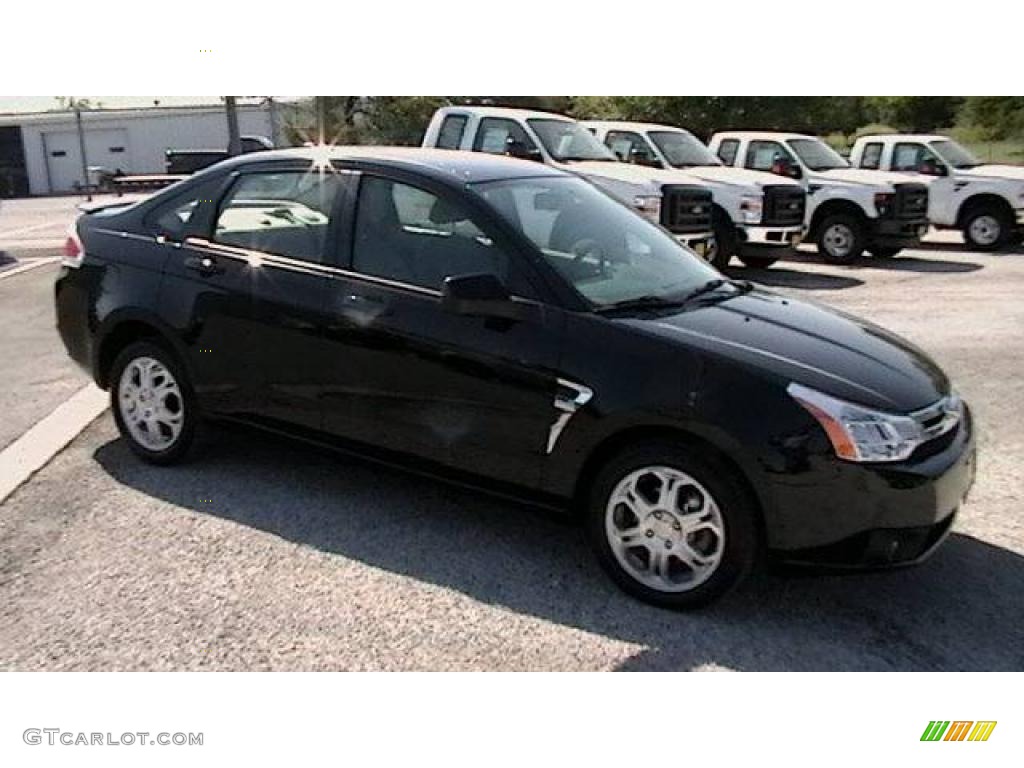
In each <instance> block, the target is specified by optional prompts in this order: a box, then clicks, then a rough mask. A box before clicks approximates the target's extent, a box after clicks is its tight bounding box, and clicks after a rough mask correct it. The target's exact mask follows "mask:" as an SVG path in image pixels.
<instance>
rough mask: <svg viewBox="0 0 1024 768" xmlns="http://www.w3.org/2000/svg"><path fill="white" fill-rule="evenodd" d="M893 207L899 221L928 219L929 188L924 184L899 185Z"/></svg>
mask: <svg viewBox="0 0 1024 768" xmlns="http://www.w3.org/2000/svg"><path fill="white" fill-rule="evenodd" d="M893 207H894V208H895V210H896V218H898V219H926V218H928V187H926V186H925V185H924V184H897V185H896V204H895V205H894V206H893Z"/></svg>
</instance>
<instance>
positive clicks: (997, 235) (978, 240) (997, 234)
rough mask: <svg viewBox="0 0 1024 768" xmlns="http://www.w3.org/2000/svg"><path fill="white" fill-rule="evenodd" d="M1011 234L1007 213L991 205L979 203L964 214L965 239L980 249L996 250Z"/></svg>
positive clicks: (970, 244)
mask: <svg viewBox="0 0 1024 768" xmlns="http://www.w3.org/2000/svg"><path fill="white" fill-rule="evenodd" d="M1009 236H1010V222H1009V221H1007V219H1006V216H1005V214H1004V213H1003V212H1002V211H1001V210H999V209H998V208H995V207H994V206H990V205H979V206H975V207H973V208H971V209H970V210H968V212H967V214H966V215H965V216H964V241H965V242H966V243H967V244H968V245H969V246H971V247H972V248H974V249H975V250H978V251H995V250H997V249H998V248H1000V247H1001V246H1002V245H1003V244H1004V243H1006V241H1007V240H1008V239H1009Z"/></svg>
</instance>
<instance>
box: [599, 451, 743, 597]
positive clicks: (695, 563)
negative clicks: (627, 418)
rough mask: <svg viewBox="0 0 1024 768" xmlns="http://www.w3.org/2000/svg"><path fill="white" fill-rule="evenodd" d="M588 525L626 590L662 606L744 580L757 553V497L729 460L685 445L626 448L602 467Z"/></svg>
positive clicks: (719, 593)
mask: <svg viewBox="0 0 1024 768" xmlns="http://www.w3.org/2000/svg"><path fill="white" fill-rule="evenodd" d="M587 530H588V536H589V539H590V543H591V546H592V547H593V549H594V551H595V553H596V554H597V557H598V560H599V561H600V563H601V565H602V566H603V567H604V569H605V570H606V571H607V572H608V574H609V575H610V576H611V577H612V579H613V580H614V581H615V582H616V583H617V584H618V585H619V586H620V587H621V588H622V589H623V590H625V591H626V592H628V593H629V594H631V595H633V596H634V597H637V598H639V599H641V600H643V601H645V602H648V603H652V604H654V605H658V606H661V607H665V608H674V609H686V608H697V607H700V606H703V605H706V604H708V603H710V602H712V601H714V600H716V599H718V598H719V597H721V596H722V595H723V594H725V593H726V592H728V591H729V590H730V589H732V588H734V587H735V586H736V585H737V584H739V583H740V582H741V581H742V580H743V578H744V577H746V576H747V574H748V573H749V572H750V571H751V569H752V568H753V566H754V564H755V561H756V560H757V558H758V555H759V553H760V547H761V545H760V540H759V535H758V525H757V516H756V512H755V509H754V505H753V503H752V502H751V500H750V499H749V496H748V494H747V493H745V492H744V489H743V487H742V485H741V483H740V482H739V481H738V478H736V476H735V475H734V473H733V472H732V471H731V470H729V469H728V468H727V467H726V466H725V465H724V464H721V463H720V462H717V461H714V460H713V459H711V458H708V457H706V456H704V455H701V454H698V453H697V452H696V451H693V450H691V449H690V448H688V447H686V446H685V445H682V444H679V443H676V442H670V441H660V440H659V441H654V442H651V443H648V444H644V445H640V446H636V447H634V448H631V449H628V450H626V451H624V452H622V453H620V454H619V455H618V456H616V457H615V458H614V459H612V460H611V461H609V462H608V463H607V464H606V465H605V466H604V467H603V468H602V469H601V471H600V472H599V473H598V474H597V477H596V478H595V482H594V484H593V487H592V489H591V493H590V497H589V504H588V509H587Z"/></svg>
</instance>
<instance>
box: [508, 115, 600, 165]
mask: <svg viewBox="0 0 1024 768" xmlns="http://www.w3.org/2000/svg"><path fill="white" fill-rule="evenodd" d="M526 122H527V123H529V125H530V127H531V128H533V130H534V131H535V132H536V134H537V136H539V137H540V140H541V143H542V144H543V145H544V149H546V150H547V151H548V154H550V155H551V156H552V157H553V158H555V160H558V161H559V162H561V163H567V162H572V161H573V160H608V161H611V162H613V163H614V162H618V160H617V159H616V157H615V155H613V154H612V152H611V150H610V149H608V147H606V146H605V145H604V144H602V143H601V142H599V141H598V140H597V139H596V138H594V134H592V133H591V132H590V131H588V130H587V129H586V128H584V127H583V126H582V125H580V124H579V123H573V122H570V121H568V120H545V119H542V118H531V119H529V120H527V121H526Z"/></svg>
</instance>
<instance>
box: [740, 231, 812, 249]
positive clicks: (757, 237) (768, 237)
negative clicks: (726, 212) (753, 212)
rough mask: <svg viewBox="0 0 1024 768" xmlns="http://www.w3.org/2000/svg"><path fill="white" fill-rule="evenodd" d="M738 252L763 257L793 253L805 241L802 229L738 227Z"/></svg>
mask: <svg viewBox="0 0 1024 768" xmlns="http://www.w3.org/2000/svg"><path fill="white" fill-rule="evenodd" d="M736 239H737V244H736V250H737V251H738V252H739V253H740V255H743V254H757V255H761V256H769V255H772V256H774V255H779V256H782V255H785V254H786V253H791V252H793V251H794V250H795V249H796V247H797V246H798V245H800V243H801V242H802V241H803V239H804V228H803V227H802V226H800V227H758V226H739V227H736Z"/></svg>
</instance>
